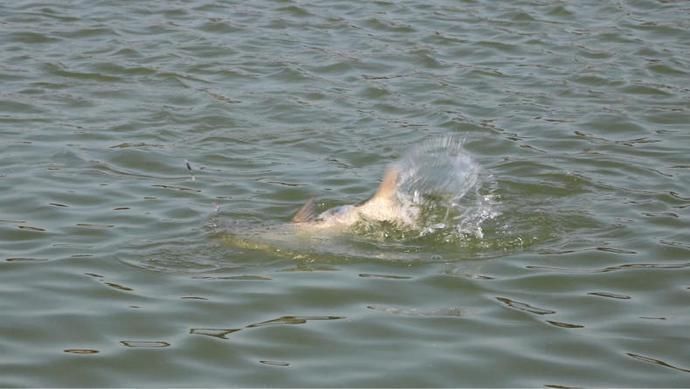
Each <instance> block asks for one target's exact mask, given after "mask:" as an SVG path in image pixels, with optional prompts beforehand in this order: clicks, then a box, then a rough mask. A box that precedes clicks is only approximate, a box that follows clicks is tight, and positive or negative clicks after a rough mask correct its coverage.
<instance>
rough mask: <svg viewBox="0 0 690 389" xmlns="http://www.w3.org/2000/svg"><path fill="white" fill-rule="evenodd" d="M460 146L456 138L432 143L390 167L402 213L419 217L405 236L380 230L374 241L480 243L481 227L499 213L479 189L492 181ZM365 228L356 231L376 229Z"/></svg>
mask: <svg viewBox="0 0 690 389" xmlns="http://www.w3.org/2000/svg"><path fill="white" fill-rule="evenodd" d="M463 143H464V140H463V139H462V138H460V137H455V136H449V137H442V138H433V139H430V140H427V141H425V142H423V143H421V144H420V145H418V146H416V147H414V148H412V149H411V150H410V151H409V152H408V153H406V154H405V155H404V156H403V157H402V158H401V159H400V160H398V161H397V162H395V163H394V166H395V167H396V168H397V169H398V171H399V172H400V176H399V181H398V186H397V189H396V191H397V193H396V194H397V197H398V200H399V201H400V203H401V204H402V208H403V210H404V212H408V213H409V214H415V215H418V216H417V224H416V226H415V228H414V231H406V233H405V234H404V236H403V235H401V234H395V233H391V232H394V231H386V229H385V228H384V233H383V234H381V233H379V234H378V236H379V237H381V236H382V235H383V237H384V238H390V237H391V236H396V235H397V236H398V237H400V238H402V239H403V240H406V239H410V238H412V239H417V238H421V237H427V238H432V239H433V240H437V241H444V242H457V241H459V240H461V239H463V238H466V237H473V238H477V239H481V238H482V237H483V230H482V224H483V223H484V222H485V221H487V220H490V219H493V218H495V217H496V216H498V214H499V213H498V211H497V210H496V208H497V206H496V199H495V196H493V195H492V194H491V190H489V191H488V192H487V189H486V188H484V187H483V186H484V184H485V181H489V182H488V183H489V184H491V177H483V176H482V170H481V168H480V165H479V164H478V163H477V162H476V161H475V160H474V159H473V158H472V157H471V156H470V154H468V153H467V151H465V149H464V148H463ZM490 186H491V185H489V189H490ZM370 224H371V223H368V222H364V223H360V224H359V225H358V226H356V228H355V231H356V232H358V233H362V232H364V233H365V234H366V235H372V236H375V235H377V234H376V232H375V231H376V228H377V227H380V226H372V225H370Z"/></svg>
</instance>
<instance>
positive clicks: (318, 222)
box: [292, 165, 419, 231]
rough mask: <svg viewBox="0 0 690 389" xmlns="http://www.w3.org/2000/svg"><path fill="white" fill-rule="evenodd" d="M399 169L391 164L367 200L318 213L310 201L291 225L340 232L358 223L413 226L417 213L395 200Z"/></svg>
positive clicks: (312, 201) (298, 212) (396, 198)
mask: <svg viewBox="0 0 690 389" xmlns="http://www.w3.org/2000/svg"><path fill="white" fill-rule="evenodd" d="M399 181H400V168H399V167H397V166H395V165H391V166H389V167H388V168H387V169H386V170H385V173H384V175H383V179H382V180H381V183H380V184H379V186H378V189H377V190H376V192H375V193H374V195H373V196H371V197H370V198H369V199H367V200H365V201H362V202H360V203H357V204H348V205H340V206H337V207H334V208H330V209H328V210H326V211H323V212H321V213H318V212H317V209H316V201H315V200H314V198H310V199H309V200H307V202H306V203H305V204H304V205H303V206H302V208H300V209H299V211H297V213H296V214H295V215H294V216H293V218H292V224H293V225H295V226H297V227H300V229H307V230H324V229H329V230H336V231H337V230H343V229H347V228H349V227H351V226H353V225H354V224H356V223H358V222H360V221H366V222H388V223H391V224H393V225H395V226H397V227H401V228H404V227H413V226H414V225H415V223H416V219H417V216H418V213H419V211H418V210H417V209H415V208H413V207H408V206H404V205H403V203H402V202H401V201H400V199H399V198H398V191H397V188H398V184H399Z"/></svg>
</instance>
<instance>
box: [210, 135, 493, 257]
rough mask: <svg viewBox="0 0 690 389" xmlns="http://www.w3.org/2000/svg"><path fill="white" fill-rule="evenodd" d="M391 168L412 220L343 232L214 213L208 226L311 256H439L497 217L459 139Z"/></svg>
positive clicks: (253, 245)
mask: <svg viewBox="0 0 690 389" xmlns="http://www.w3.org/2000/svg"><path fill="white" fill-rule="evenodd" d="M393 166H394V167H395V168H396V169H397V170H398V172H399V177H398V182H397V186H396V193H395V195H396V197H397V199H398V201H399V203H400V204H401V211H402V212H405V213H407V215H409V216H411V217H413V219H414V220H416V223H414V225H412V226H405V227H401V226H400V225H396V224H394V223H390V222H381V221H371V220H360V221H359V222H357V223H355V224H354V225H353V226H351V227H350V228H349V229H348V230H346V231H342V230H338V231H328V230H318V231H314V230H308V229H307V230H305V229H303V228H300V225H298V224H292V223H282V224H275V223H273V224H271V223H268V224H267V223H261V224H259V225H257V224H256V223H248V222H243V221H241V220H232V221H224V222H220V221H219V220H218V218H217V216H214V217H213V219H214V221H213V222H212V224H213V228H212V230H214V231H215V232H216V233H219V235H220V237H221V239H222V241H223V242H224V243H225V244H226V245H228V246H230V247H232V248H234V249H240V250H254V251H256V250H258V251H262V252H272V253H274V254H275V253H279V254H280V255H287V256H290V257H293V258H307V259H314V260H317V259H318V260H323V258H325V257H328V256H335V257H366V258H382V259H395V260H400V259H403V260H404V259H409V258H412V259H417V258H419V257H420V255H421V256H428V257H429V258H433V257H438V256H435V255H433V254H432V251H435V250H441V252H444V253H445V254H444V256H445V255H446V254H448V253H449V252H453V251H456V250H457V249H458V248H460V247H473V246H474V247H479V248H481V247H483V246H484V244H483V243H482V242H483V237H484V231H483V226H484V224H485V222H486V221H488V220H490V219H493V218H495V217H496V216H498V215H499V213H498V211H497V210H496V208H497V203H496V202H495V197H494V196H493V194H492V192H493V190H492V188H491V186H492V185H491V184H492V182H493V181H492V179H491V177H490V176H486V175H485V174H483V172H482V169H481V168H480V165H479V164H478V163H477V162H476V161H475V160H474V159H473V158H472V157H471V156H470V154H468V153H467V152H466V151H465V150H464V148H463V139H461V138H459V137H443V138H433V139H430V140H427V141H425V142H423V143H421V144H419V145H417V146H415V147H413V148H412V149H411V150H410V151H409V152H407V153H406V154H404V155H403V156H402V157H401V158H400V159H399V160H398V161H396V162H394V163H393ZM487 184H488V185H487ZM439 244H440V246H439ZM489 246H492V244H489Z"/></svg>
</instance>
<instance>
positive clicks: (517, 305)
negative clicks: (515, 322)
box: [496, 297, 556, 315]
mask: <svg viewBox="0 0 690 389" xmlns="http://www.w3.org/2000/svg"><path fill="white" fill-rule="evenodd" d="M496 300H498V301H499V302H501V303H503V304H504V305H505V306H507V307H509V308H512V309H515V310H518V311H523V312H528V313H534V314H537V315H551V314H554V313H556V311H553V310H551V309H544V308H539V307H535V306H532V305H529V304H527V303H523V302H519V301H515V300H511V299H509V298H505V297H496Z"/></svg>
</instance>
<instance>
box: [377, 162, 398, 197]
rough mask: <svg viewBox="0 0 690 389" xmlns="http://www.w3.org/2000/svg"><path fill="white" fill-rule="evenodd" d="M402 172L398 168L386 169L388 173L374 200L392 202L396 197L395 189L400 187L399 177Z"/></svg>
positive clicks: (384, 176)
mask: <svg viewBox="0 0 690 389" xmlns="http://www.w3.org/2000/svg"><path fill="white" fill-rule="evenodd" d="M399 175H400V171H399V170H398V169H397V168H396V167H393V166H391V167H389V168H388V169H386V173H385V174H384V175H383V180H382V181H381V185H379V188H378V189H377V190H376V193H375V194H374V196H373V197H372V199H376V198H380V199H386V200H392V199H393V196H394V195H395V189H396V187H397V186H398V176H399Z"/></svg>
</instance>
